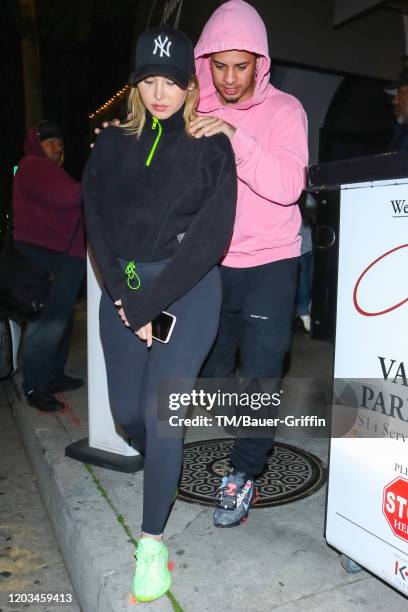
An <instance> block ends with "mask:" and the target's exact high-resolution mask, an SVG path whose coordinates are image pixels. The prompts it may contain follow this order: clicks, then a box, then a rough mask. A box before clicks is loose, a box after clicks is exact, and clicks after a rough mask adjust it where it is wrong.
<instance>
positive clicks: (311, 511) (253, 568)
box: [6, 309, 407, 612]
mask: <svg viewBox="0 0 408 612" xmlns="http://www.w3.org/2000/svg"><path fill="white" fill-rule="evenodd" d="M85 326H86V321H85V313H84V310H83V309H78V312H77V319H76V329H75V335H74V341H73V350H72V353H71V361H70V371H71V373H72V374H74V375H75V374H76V375H82V376H84V375H85V372H86V369H85V368H86V364H85V355H86V349H85V345H84V342H85V338H86V334H85ZM331 355H332V353H331V347H330V345H327V344H325V343H322V342H317V341H310V340H309V339H308V338H307V337H306V336H305V335H303V334H301V333H298V334H296V335H295V342H294V351H293V358H292V363H291V369H290V372H291V375H294V376H301V375H303V376H306V375H307V374H308V372H309V370H310V368H311V366H314V367H316V368H318V369H319V370H318V371H319V376H324V375H327V374H328V373H329V372H330V367H331ZM309 375H310V374H309ZM61 397H62V396H61ZM64 400H65V401H66V409H65V411H64V412H63V413H60V414H58V415H53V414H42V413H39V412H38V411H37V410H35V409H33V408H30V407H27V406H26V405H25V402H24V401H23V400H22V399H21V398H18V397H17V396H15V397H14V408H13V410H14V415H15V419H16V422H17V424H18V428H19V430H20V434H21V436H22V439H23V441H24V445H25V448H26V452H27V454H28V456H29V459H30V461H31V464H32V466H33V470H34V472H35V474H36V477H37V484H38V487H39V489H40V492H41V495H42V497H43V501H44V503H45V505H46V507H47V509H48V512H49V515H50V518H51V521H52V524H53V527H54V530H55V532H56V535H57V539H58V542H59V545H60V548H61V551H62V554H63V557H64V561H65V564H66V567H67V570H68V572H69V575H70V578H71V581H72V584H73V585H74V588H75V591H76V593H77V594H78V599H79V602H80V606H81V608H82V610H83V612H119V611H123V610H134V609H135V607H134V605H131V604H130V602H129V591H128V589H129V584H130V580H131V578H132V575H133V569H134V568H133V560H132V554H133V550H134V540H135V539H136V538H137V537H138V534H139V529H140V521H141V510H142V506H141V501H142V500H141V495H142V484H143V473H137V474H135V475H132V474H121V473H117V472H112V471H109V470H104V469H101V468H96V467H87V466H85V465H83V464H81V463H78V462H75V461H73V460H70V459H67V458H65V457H64V449H65V447H66V446H67V445H68V444H69V443H70V442H72V441H75V440H78V439H81V438H83V437H86V436H87V399H86V390H85V389H81V390H80V391H76V392H73V393H70V394H66V395H65V396H64ZM200 435H201V436H203V435H205V432H200V431H199V430H195V431H194V432H192V433H190V432H189V435H188V438H187V441H191V440H192V439H193V437H194V439H195V438H199V436H200ZM218 435H220V436H223V437H225V433H224V432H223V431H222V430H221V431H220V432H218ZM211 437H214V432H213V431H212V432H211ZM285 442H289V443H290V440H289V439H287V438H285ZM295 444H297V445H299V442H298V441H297V442H295ZM303 447H304V448H305V449H306V450H309V451H311V452H313V453H315V454H316V455H317V456H319V457H320V459H321V460H322V461H323V462H324V463H325V464H327V451H328V442H327V440H308V441H307V443H306V442H305V443H304V446H303ZM325 495H326V488H325V487H322V488H321V489H320V490H319V491H317V492H316V493H315V494H314V495H311V496H309V497H306V498H305V499H302V500H300V501H297V502H293V503H290V504H287V505H282V506H277V507H271V508H260V509H256V510H253V511H251V513H250V517H249V521H248V523H247V524H246V525H245V526H242V527H239V528H237V529H232V530H228V529H227V530H219V529H216V528H214V527H213V525H212V514H213V510H212V508H210V507H206V506H200V505H197V504H189V503H186V502H183V501H180V500H177V501H176V503H175V506H174V510H173V512H172V515H171V517H170V520H169V523H168V526H167V528H166V540H167V543H168V546H169V550H170V557H171V558H172V559H173V560H174V561H175V564H176V565H175V570H174V572H173V585H172V589H171V594H169V595H168V596H167V597H163V598H162V599H160V600H158V601H156V602H154V603H151V604H143V605H144V607H145V608H146V609H149V610H150V609H152V610H157V611H159V610H163V611H167V610H184V611H186V612H206V611H207V610H208V611H209V610H214V609H215V610H225V611H230V610H231V611H232V610H234V611H239V612H241V611H242V612H247V611H264V610H276V611H277V612H298V611H302V612H303V611H313V612H326V611H328V610H330V611H332V612H348V611H352V612H380V611H387V612H388V610H389V609H390V608H395V609H404V608H406V607H407V600H406V599H405V598H404V597H403V596H402V595H400V594H399V593H397V592H395V591H393V590H392V589H391V588H390V587H388V586H387V585H385V584H383V583H381V582H380V581H379V580H378V579H376V578H374V577H372V576H370V575H369V574H367V573H366V572H360V573H358V574H348V573H347V572H345V570H343V569H342V567H341V566H340V563H339V555H338V553H337V552H336V551H334V550H332V549H331V548H329V547H328V546H327V545H326V543H325V540H324V537H323V529H324V512H325ZM137 605H138V606H141V605H142V604H137ZM6 609H7V608H6ZM47 609H48V608H47ZM69 609H70V610H71V608H69ZM72 610H75V608H72ZM30 611H31V608H30Z"/></svg>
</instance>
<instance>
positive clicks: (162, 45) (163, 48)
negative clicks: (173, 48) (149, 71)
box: [153, 34, 171, 57]
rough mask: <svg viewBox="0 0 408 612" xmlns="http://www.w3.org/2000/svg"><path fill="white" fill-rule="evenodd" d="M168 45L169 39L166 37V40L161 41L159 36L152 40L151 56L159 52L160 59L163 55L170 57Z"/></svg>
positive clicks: (169, 43)
mask: <svg viewBox="0 0 408 612" xmlns="http://www.w3.org/2000/svg"><path fill="white" fill-rule="evenodd" d="M170 45H171V40H169V37H168V36H166V38H165V39H164V40H162V39H161V34H160V35H159V36H158V37H157V38H155V39H154V50H153V55H156V53H157V51H160V57H163V55H167V57H170Z"/></svg>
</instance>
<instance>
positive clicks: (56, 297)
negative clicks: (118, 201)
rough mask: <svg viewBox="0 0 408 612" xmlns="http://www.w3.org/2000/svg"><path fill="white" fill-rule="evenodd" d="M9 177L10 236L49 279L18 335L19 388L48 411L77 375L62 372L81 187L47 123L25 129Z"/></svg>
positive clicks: (78, 248) (78, 245)
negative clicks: (32, 317) (38, 309)
mask: <svg viewBox="0 0 408 612" xmlns="http://www.w3.org/2000/svg"><path fill="white" fill-rule="evenodd" d="M24 151H25V156H24V157H23V158H22V160H21V162H20V164H19V166H18V169H17V172H16V175H15V177H14V183H13V239H14V244H15V247H16V248H17V249H18V250H19V251H20V252H21V253H22V254H23V255H24V256H26V257H27V258H28V259H31V260H32V261H34V262H36V263H38V264H39V265H41V266H42V267H44V268H46V269H47V270H48V271H49V273H50V275H51V277H52V283H51V289H50V294H49V297H48V301H47V303H46V305H45V308H44V311H43V313H42V314H41V317H40V318H39V319H38V320H36V321H31V322H29V323H28V324H27V327H26V329H25V332H24V337H23V346H22V359H23V391H24V394H25V396H26V398H27V402H28V404H29V405H30V406H34V407H35V408H38V409H39V410H43V411H47V412H55V411H57V410H60V409H62V408H63V407H64V404H63V403H62V402H60V401H59V400H58V399H57V398H56V397H55V395H54V394H55V393H57V392H60V391H72V390H75V389H78V388H80V387H81V386H82V385H83V381H82V380H81V379H79V378H74V377H71V376H67V375H66V374H65V372H64V369H65V364H66V361H67V358H68V349H69V340H70V335H71V323H72V315H73V309H74V304H75V301H76V299H77V297H78V293H79V289H80V286H81V283H82V279H83V277H84V273H85V236H84V226H83V218H82V206H81V186H80V184H79V183H77V182H76V181H74V180H73V179H72V178H71V177H70V176H69V175H68V173H67V172H66V171H65V170H64V169H63V167H62V164H63V159H64V144H63V135H62V132H61V129H60V127H59V126H58V125H57V124H56V123H55V122H54V121H40V122H39V123H37V124H36V125H34V126H33V127H32V128H31V129H30V130H29V131H28V133H27V136H26V140H25V144H24Z"/></svg>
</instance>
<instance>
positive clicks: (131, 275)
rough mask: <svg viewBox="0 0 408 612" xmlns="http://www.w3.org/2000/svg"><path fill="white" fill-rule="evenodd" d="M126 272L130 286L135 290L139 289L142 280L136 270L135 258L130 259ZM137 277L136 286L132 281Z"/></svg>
mask: <svg viewBox="0 0 408 612" xmlns="http://www.w3.org/2000/svg"><path fill="white" fill-rule="evenodd" d="M125 274H126V276H127V286H128V287H129V289H133V291H137V289H139V287H140V285H141V284H142V283H141V280H140V276H139V275H138V273H137V272H136V264H135V262H134V261H133V260H132V261H129V263H128V265H127V266H126V269H125ZM135 279H136V281H135V285H136V286H133V285H132V284H131V283H132V281H134V280H135Z"/></svg>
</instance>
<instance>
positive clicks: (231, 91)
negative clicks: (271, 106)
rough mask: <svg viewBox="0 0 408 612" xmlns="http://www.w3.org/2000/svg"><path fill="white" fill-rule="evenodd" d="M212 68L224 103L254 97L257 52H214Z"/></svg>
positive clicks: (242, 100)
mask: <svg viewBox="0 0 408 612" xmlns="http://www.w3.org/2000/svg"><path fill="white" fill-rule="evenodd" d="M210 68H211V75H212V80H213V83H214V87H215V88H216V90H217V91H218V94H219V96H220V99H221V102H222V103H223V104H236V103H237V102H244V101H245V100H249V98H251V97H252V94H253V92H254V89H255V72H256V55H255V53H249V52H248V51H222V52H221V53H213V54H212V55H211V57H210Z"/></svg>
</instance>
